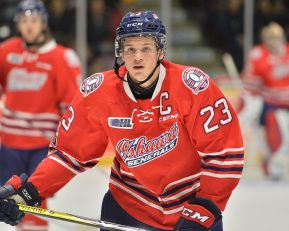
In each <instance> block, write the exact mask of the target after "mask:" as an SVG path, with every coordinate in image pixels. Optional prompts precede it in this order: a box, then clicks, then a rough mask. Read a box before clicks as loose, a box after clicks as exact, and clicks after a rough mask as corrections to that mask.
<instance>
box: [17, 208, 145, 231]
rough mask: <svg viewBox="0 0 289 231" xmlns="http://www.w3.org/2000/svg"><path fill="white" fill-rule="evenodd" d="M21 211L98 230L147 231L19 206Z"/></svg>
mask: <svg viewBox="0 0 289 231" xmlns="http://www.w3.org/2000/svg"><path fill="white" fill-rule="evenodd" d="M18 206H19V210H21V211H22V212H24V213H29V214H33V215H37V216H42V217H47V218H52V219H57V220H62V221H68V222H72V223H77V224H81V225H87V226H92V227H96V228H101V229H105V230H119V231H146V230H145V229H139V228H134V227H130V226H125V225H120V224H115V223H111V222H106V221H101V220H98V219H93V218H88V217H82V216H77V215H72V214H69V213H64V212H57V211H53V210H48V209H43V208H38V207H33V206H28V205H23V204H18Z"/></svg>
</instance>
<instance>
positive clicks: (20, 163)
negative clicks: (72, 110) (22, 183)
mask: <svg viewBox="0 0 289 231" xmlns="http://www.w3.org/2000/svg"><path fill="white" fill-rule="evenodd" d="M14 20H15V24H16V27H17V30H18V32H19V37H14V38H11V39H9V40H7V41H5V42H3V43H2V44H1V45H0V83H1V87H2V89H3V93H4V97H5V102H4V104H5V105H4V109H3V117H2V121H1V122H2V124H1V125H2V130H1V134H2V136H1V142H2V144H1V149H0V166H1V167H0V182H2V184H3V183H5V182H6V181H7V180H8V179H9V178H11V176H12V175H13V174H20V173H23V172H25V173H26V174H27V175H30V174H31V173H32V172H33V171H34V170H35V168H36V166H37V165H38V164H39V163H40V162H41V160H42V159H43V158H44V157H45V156H46V155H47V151H48V146H49V143H50V141H51V140H52V138H53V137H54V134H55V131H56V129H57V126H58V122H59V119H60V118H61V116H62V114H63V112H64V111H65V110H66V108H67V105H68V104H69V103H70V102H71V100H72V98H73V96H74V94H75V91H76V89H77V86H78V85H79V84H78V83H77V81H80V78H81V69H80V63H79V59H78V57H77V56H76V54H75V53H74V51H72V50H71V49H68V48H65V47H62V46H60V45H57V44H56V42H55V40H54V39H53V38H52V37H51V35H50V33H49V28H48V25H47V20H48V15H47V12H46V9H45V7H44V5H43V3H42V2H41V1H38V0H23V1H21V2H20V3H19V5H18V7H17V9H16V14H15V17H14ZM26 218H27V219H28V216H27V217H26ZM31 222H32V223H31ZM35 222H36V221H35ZM28 223H29V224H33V221H27V223H25V224H24V223H23V224H22V225H23V226H22V227H21V229H22V230H26V229H25V227H26V228H27V229H28V230H31V229H30V228H29V227H27V225H28ZM39 225H41V226H42V225H46V222H44V223H41V222H40V224H39ZM24 226H25V227H24ZM38 229H40V228H39V227H38ZM41 230H42V229H41Z"/></svg>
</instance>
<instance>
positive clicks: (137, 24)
mask: <svg viewBox="0 0 289 231" xmlns="http://www.w3.org/2000/svg"><path fill="white" fill-rule="evenodd" d="M142 24H143V23H142V22H134V23H129V24H127V25H126V27H132V26H141V25H142Z"/></svg>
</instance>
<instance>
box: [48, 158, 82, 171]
mask: <svg viewBox="0 0 289 231" xmlns="http://www.w3.org/2000/svg"><path fill="white" fill-rule="evenodd" d="M48 158H49V159H52V160H54V161H56V162H57V163H59V164H61V165H62V166H63V167H65V168H66V169H68V170H69V171H71V172H72V173H74V174H75V175H77V174H78V173H79V172H77V171H76V170H74V169H73V168H71V167H69V166H68V165H67V164H66V163H64V162H63V161H62V160H60V159H58V158H56V157H54V156H49V157H48Z"/></svg>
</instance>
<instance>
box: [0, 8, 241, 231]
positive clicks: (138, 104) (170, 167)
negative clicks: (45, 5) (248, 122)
mask: <svg viewBox="0 0 289 231" xmlns="http://www.w3.org/2000/svg"><path fill="white" fill-rule="evenodd" d="M165 51H166V31H165V27H164V25H163V24H162V22H161V20H160V19H159V18H158V16H157V15H156V14H155V13H153V12H151V11H142V12H135V13H127V14H126V15H125V16H124V18H123V19H122V21H121V22H120V25H119V27H118V28H117V31H116V40H115V56H116V62H115V69H114V71H113V70H110V71H106V72H102V73H95V74H93V75H92V76H90V77H88V78H87V79H86V80H85V81H84V82H83V83H82V85H81V87H80V91H79V93H78V94H77V96H76V97H75V98H74V100H73V103H72V105H71V106H69V108H68V110H67V112H66V113H65V115H64V116H63V118H62V119H61V122H60V126H59V129H58V131H57V135H56V137H55V139H54V141H53V142H52V143H51V148H50V151H49V154H48V156H47V158H46V159H44V160H43V162H42V163H41V164H40V165H39V166H38V168H37V169H36V171H35V172H34V173H33V175H32V176H31V177H30V178H29V179H28V180H27V179H25V176H24V175H21V176H20V178H19V177H18V176H14V177H13V178H12V179H11V180H9V181H8V182H7V183H6V184H5V185H4V186H3V187H2V188H0V197H2V200H1V204H0V205H1V207H0V208H2V209H1V210H0V219H1V217H2V219H1V220H2V221H4V222H6V223H9V224H12V225H14V224H17V222H19V220H20V219H21V217H22V216H23V213H22V212H19V210H18V208H17V206H15V202H14V201H16V202H20V201H22V203H26V204H30V205H37V204H39V203H40V202H41V200H42V199H43V198H46V197H48V196H50V195H52V194H53V193H55V192H56V191H58V190H59V189H60V188H62V187H63V186H64V185H65V184H66V183H68V182H69V181H70V180H71V179H72V178H73V177H74V176H76V175H77V174H79V173H81V172H83V171H85V170H86V169H87V168H91V167H93V166H95V165H96V164H97V162H98V161H99V159H100V158H101V156H102V154H103V153H104V151H105V149H106V146H107V144H108V140H109V139H108V138H110V140H111V141H112V143H113V145H114V148H115V151H116V155H115V158H114V161H113V164H112V168H111V176H110V184H109V191H108V192H107V193H106V195H105V196H104V199H103V204H102V212H101V219H102V220H105V221H110V222H114V223H119V224H124V225H129V226H134V227H140V228H145V229H147V230H195V231H208V230H211V231H221V230H223V228H222V211H223V210H224V209H225V206H226V203H227V201H228V199H229V197H230V195H231V193H232V191H233V189H234V188H235V187H236V185H237V184H238V182H239V179H240V177H241V174H242V166H243V155H244V154H243V151H244V148H243V143H242V136H241V132H240V127H239V123H238V119H237V116H236V114H235V112H234V110H233V109H232V107H231V105H230V103H229V102H228V101H227V99H226V98H225V97H224V95H223V94H222V92H221V91H220V90H219V89H218V88H217V87H216V85H215V84H214V82H213V81H212V80H211V79H210V77H209V76H208V75H207V74H206V73H204V72H203V71H202V70H200V69H198V68H196V67H192V66H182V65H178V64H174V63H172V62H170V61H167V60H164V57H165ZM119 59H121V60H122V62H121V63H120V62H119V61H120V60H119ZM117 77H118V78H117ZM96 184H97V181H96ZM23 190H25V195H24V193H23ZM1 191H2V193H1ZM4 194H5V195H4ZM11 196H12V197H11ZM7 198H9V199H7ZM1 215H2V216H1Z"/></svg>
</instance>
